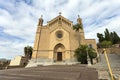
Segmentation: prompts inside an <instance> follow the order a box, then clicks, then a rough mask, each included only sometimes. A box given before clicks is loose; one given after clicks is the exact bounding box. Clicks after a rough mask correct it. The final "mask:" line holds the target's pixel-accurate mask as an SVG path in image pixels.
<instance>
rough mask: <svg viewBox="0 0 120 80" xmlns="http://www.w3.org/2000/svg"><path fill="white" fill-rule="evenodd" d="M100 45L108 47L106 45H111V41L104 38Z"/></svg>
mask: <svg viewBox="0 0 120 80" xmlns="http://www.w3.org/2000/svg"><path fill="white" fill-rule="evenodd" d="M100 45H101V47H102V48H108V47H111V46H112V42H111V41H106V40H104V41H102V42H101V43H100Z"/></svg>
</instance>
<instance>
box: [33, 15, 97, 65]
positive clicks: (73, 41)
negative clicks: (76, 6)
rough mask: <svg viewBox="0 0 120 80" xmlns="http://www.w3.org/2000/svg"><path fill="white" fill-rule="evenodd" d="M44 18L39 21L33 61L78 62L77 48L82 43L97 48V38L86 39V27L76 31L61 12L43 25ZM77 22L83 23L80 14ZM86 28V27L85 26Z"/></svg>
mask: <svg viewBox="0 0 120 80" xmlns="http://www.w3.org/2000/svg"><path fill="white" fill-rule="evenodd" d="M43 21H44V20H43V18H42V17H41V18H40V19H39V22H38V26H37V31H36V36H35V42H34V48H33V54H32V61H36V62H39V63H40V62H52V63H57V62H59V63H60V62H65V63H69V62H76V61H77V60H76V58H75V56H74V54H75V49H77V48H78V46H79V45H80V44H83V45H84V44H86V45H88V46H91V47H93V48H94V49H95V50H97V46H96V41H95V39H85V35H84V29H81V30H79V31H78V32H76V31H75V30H73V25H74V24H73V22H72V21H70V20H68V19H67V18H65V17H63V16H62V15H61V13H59V15H58V16H57V17H55V18H54V19H52V20H50V21H48V22H47V24H46V25H43ZM76 21H77V24H82V19H81V18H80V17H79V16H78V18H77V19H76ZM83 28H84V27H83Z"/></svg>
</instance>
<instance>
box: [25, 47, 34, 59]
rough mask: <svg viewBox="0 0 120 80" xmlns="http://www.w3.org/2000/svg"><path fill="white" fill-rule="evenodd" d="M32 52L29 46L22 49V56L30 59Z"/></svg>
mask: <svg viewBox="0 0 120 80" xmlns="http://www.w3.org/2000/svg"><path fill="white" fill-rule="evenodd" d="M32 50H33V48H32V47H31V46H26V47H24V54H25V57H26V58H27V59H31V57H32Z"/></svg>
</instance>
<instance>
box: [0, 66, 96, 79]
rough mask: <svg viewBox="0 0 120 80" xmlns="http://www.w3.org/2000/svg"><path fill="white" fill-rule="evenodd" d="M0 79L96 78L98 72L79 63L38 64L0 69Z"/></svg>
mask: <svg viewBox="0 0 120 80" xmlns="http://www.w3.org/2000/svg"><path fill="white" fill-rule="evenodd" d="M0 80H98V73H97V71H96V69H94V68H87V67H85V66H80V65H72V66H67V65H66V66H63V65H55V66H44V67H42V66H39V67H34V68H21V69H8V70H1V71H0Z"/></svg>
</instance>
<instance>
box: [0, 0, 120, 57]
mask: <svg viewBox="0 0 120 80" xmlns="http://www.w3.org/2000/svg"><path fill="white" fill-rule="evenodd" d="M59 12H62V15H63V16H64V17H66V18H68V19H69V20H71V21H73V23H76V19H77V15H78V14H79V15H80V17H81V18H82V21H83V25H84V30H85V37H86V38H95V39H96V40H97V37H96V33H103V32H104V30H105V28H108V29H109V30H110V31H116V32H117V33H118V35H119V36H120V0H0V58H9V59H12V58H13V57H15V56H16V55H23V54H24V51H23V48H24V47H25V46H27V45H30V46H33V43H34V38H35V32H36V28H37V23H38V19H39V17H40V16H41V15H43V19H44V24H46V23H47V21H50V20H51V19H52V18H54V17H56V16H58V13H59Z"/></svg>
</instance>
